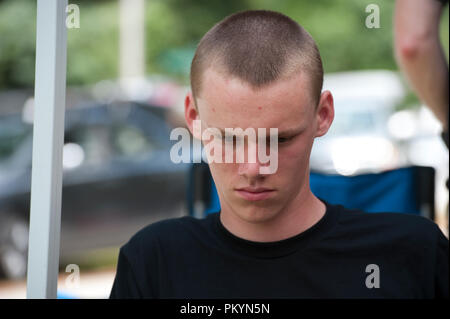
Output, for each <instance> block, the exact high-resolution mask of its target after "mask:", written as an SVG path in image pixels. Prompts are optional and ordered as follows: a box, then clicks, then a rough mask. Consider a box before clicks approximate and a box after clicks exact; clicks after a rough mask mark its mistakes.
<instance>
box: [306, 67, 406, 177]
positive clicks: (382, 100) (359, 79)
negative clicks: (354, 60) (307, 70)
mask: <svg viewBox="0 0 450 319" xmlns="http://www.w3.org/2000/svg"><path fill="white" fill-rule="evenodd" d="M323 89H324V90H330V91H331V93H332V95H333V98H334V108H335V118H334V121H333V124H332V125H331V128H330V130H329V131H328V133H327V134H326V135H324V136H323V137H320V138H316V140H315V142H314V146H313V149H312V152H311V159H310V167H311V169H312V170H315V171H319V172H322V173H328V174H341V175H354V174H360V173H367V172H379V171H383V170H386V169H391V168H395V167H399V166H402V165H404V164H405V163H406V156H405V154H404V152H403V149H402V144H401V143H398V142H397V139H396V138H395V137H393V136H392V135H391V133H390V131H389V129H388V122H389V119H390V117H391V116H392V114H394V112H395V107H396V105H397V104H398V103H399V102H400V101H401V100H402V99H403V97H404V95H405V89H404V87H403V84H402V81H401V79H400V77H399V76H398V74H397V73H395V72H392V71H384V70H375V71H354V72H342V73H334V74H327V75H325V77H324V85H323Z"/></svg>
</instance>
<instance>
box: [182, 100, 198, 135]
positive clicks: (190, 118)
mask: <svg viewBox="0 0 450 319" xmlns="http://www.w3.org/2000/svg"><path fill="white" fill-rule="evenodd" d="M184 119H185V120H186V124H187V127H188V128H189V131H190V132H191V134H192V135H193V136H195V135H194V121H195V120H200V117H199V115H198V111H197V108H196V105H195V100H194V97H193V96H192V92H190V91H189V92H188V93H187V94H186V97H185V99H184Z"/></svg>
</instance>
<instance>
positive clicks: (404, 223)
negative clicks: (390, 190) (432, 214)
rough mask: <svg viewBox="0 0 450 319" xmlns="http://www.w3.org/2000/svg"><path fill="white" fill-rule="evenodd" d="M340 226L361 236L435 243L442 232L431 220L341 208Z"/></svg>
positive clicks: (404, 214)
mask: <svg viewBox="0 0 450 319" xmlns="http://www.w3.org/2000/svg"><path fill="white" fill-rule="evenodd" d="M341 210H342V211H341V214H340V215H339V216H340V218H339V224H340V226H341V227H342V228H344V229H347V230H350V231H354V232H355V233H359V234H367V235H377V237H378V236H380V237H384V238H386V239H387V238H392V237H395V238H398V239H400V240H401V239H407V240H414V241H420V242H422V243H423V242H424V241H430V240H432V241H435V240H437V239H438V237H439V236H440V235H442V232H441V230H440V229H439V227H438V225H437V224H436V223H435V222H434V221H432V220H430V219H429V218H426V217H423V216H419V215H415V214H407V213H396V212H377V213H368V212H364V211H361V210H357V209H348V208H344V207H342V206H341Z"/></svg>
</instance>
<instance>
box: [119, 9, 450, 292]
mask: <svg viewBox="0 0 450 319" xmlns="http://www.w3.org/2000/svg"><path fill="white" fill-rule="evenodd" d="M322 79H323V70H322V63H321V59H320V55H319V52H318V50H317V47H316V45H315V43H314V40H313V39H312V38H311V36H310V35H309V34H308V33H307V32H306V31H305V30H304V29H303V28H302V27H301V26H299V25H298V24H297V23H296V22H295V21H293V20H291V19H290V18H288V17H286V16H284V15H282V14H279V13H275V12H270V11H246V12H241V13H237V14H234V15H232V16H229V17H227V18H226V19H224V20H223V21H221V22H220V23H218V24H217V25H215V26H214V27H213V28H212V29H211V30H210V31H209V32H208V33H207V34H206V35H205V36H204V37H203V39H202V40H201V42H200V44H199V46H198V48H197V51H196V55H195V57H194V59H193V62H192V67H191V88H192V93H189V94H188V95H187V96H186V99H185V117H186V122H187V124H188V126H189V128H190V130H191V132H193V134H194V135H195V136H197V137H200V134H198V132H195V130H194V123H195V122H194V121H195V120H200V121H201V126H202V132H204V131H205V130H206V129H210V128H215V129H218V130H219V131H225V130H226V129H227V128H241V129H243V130H246V129H249V128H250V129H253V130H254V131H257V132H258V134H259V130H258V129H266V132H267V131H270V128H276V129H278V144H277V147H278V149H277V151H278V157H277V158H278V162H277V167H276V170H275V171H274V172H270V173H268V174H266V173H264V170H263V169H261V168H263V167H265V166H267V165H269V163H262V162H263V161H261V160H260V157H259V154H258V158H257V159H256V161H253V162H252V161H249V160H247V161H245V162H244V163H240V162H237V161H235V162H233V163H219V162H218V161H213V162H211V163H210V169H211V173H212V176H213V178H214V181H215V184H216V186H217V191H218V195H219V199H220V204H221V211H220V212H217V213H215V214H211V215H208V217H206V218H205V219H202V220H197V219H194V218H192V217H183V218H177V219H171V220H166V221H161V222H158V223H155V224H152V225H150V226H147V227H146V228H144V229H143V230H141V231H140V232H138V233H137V234H136V235H135V236H133V238H132V239H131V240H130V241H129V242H128V243H127V244H126V245H124V246H123V247H122V248H121V250H120V254H119V261H118V267H117V275H116V279H115V282H114V286H113V288H112V291H111V298H435V297H448V240H447V239H446V238H445V236H444V235H443V234H442V233H441V232H440V230H439V228H438V227H437V226H436V225H435V224H434V223H433V222H432V221H429V220H427V219H425V218H423V217H418V216H409V215H405V214H394V213H380V214H366V213H363V212H359V211H349V210H346V209H345V208H344V207H342V206H334V205H330V204H328V203H325V202H323V201H321V200H319V199H318V198H316V197H315V196H314V195H313V194H312V192H311V190H310V187H309V156H310V152H311V148H312V145H313V141H314V139H315V138H316V137H318V136H322V135H324V134H325V133H326V132H327V130H328V129H329V127H330V125H331V123H332V121H333V117H334V109H333V98H332V95H331V93H330V92H329V91H324V92H322ZM238 137H239V136H238ZM244 138H245V137H244ZM266 140H269V137H265V136H262V138H260V136H258V143H257V144H258V147H259V144H261V143H262V144H264V143H266ZM204 142H205V141H204ZM226 143H229V142H228V141H225V144H226ZM205 144H206V142H205ZM247 145H250V142H249V140H248V143H247ZM269 147H270V145H269ZM248 149H250V148H248ZM245 153H246V154H247V155H248V154H249V151H247V149H246V150H245Z"/></svg>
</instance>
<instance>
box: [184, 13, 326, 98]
mask: <svg viewBox="0 0 450 319" xmlns="http://www.w3.org/2000/svg"><path fill="white" fill-rule="evenodd" d="M209 67H213V68H215V69H216V70H222V71H225V73H226V74H229V75H231V76H235V77H237V78H239V79H241V80H243V81H244V82H246V83H248V84H250V85H251V86H253V87H255V88H260V87H263V86H265V85H268V84H271V83H273V82H275V81H276V80H279V79H281V78H287V77H289V76H291V75H293V74H294V73H297V72H303V71H305V72H306V73H307V74H308V75H309V77H310V80H311V81H310V83H311V90H312V94H313V95H312V97H313V100H314V102H315V103H316V104H317V102H318V101H319V98H320V94H321V91H322V84H323V67H322V60H321V58H320V53H319V50H318V48H317V46H316V43H315V41H314V39H313V38H312V37H311V35H310V34H309V33H308V32H307V31H306V30H305V29H304V28H303V27H302V26H300V25H299V24H298V23H297V22H295V21H294V20H292V19H291V18H289V17H287V16H285V15H283V14H281V13H278V12H273V11H266V10H251V11H243V12H238V13H235V14H232V15H230V16H228V17H226V18H225V19H223V20H222V21H220V22H219V23H217V24H216V25H215V26H214V27H212V28H211V29H210V30H209V31H208V32H207V33H206V34H205V35H204V36H203V38H202V39H201V40H200V43H199V45H198V47H197V50H196V52H195V56H194V59H193V60H192V64H191V74H190V80H191V89H192V94H193V96H194V99H196V97H197V96H198V95H199V94H200V92H201V88H202V79H203V77H202V75H203V73H204V72H205V70H206V69H207V68H209Z"/></svg>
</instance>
